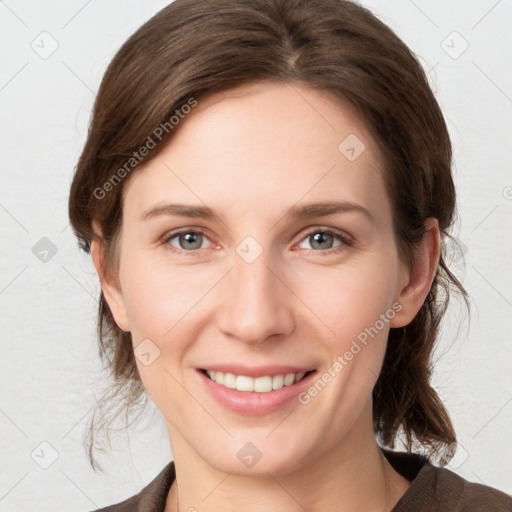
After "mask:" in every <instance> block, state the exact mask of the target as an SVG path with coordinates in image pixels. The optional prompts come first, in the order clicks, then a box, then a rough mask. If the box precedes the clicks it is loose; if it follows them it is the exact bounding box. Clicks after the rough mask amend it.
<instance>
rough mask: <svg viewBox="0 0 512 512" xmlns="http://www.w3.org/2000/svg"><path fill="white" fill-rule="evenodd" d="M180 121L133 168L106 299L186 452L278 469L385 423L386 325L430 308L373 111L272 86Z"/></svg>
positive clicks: (233, 466)
mask: <svg viewBox="0 0 512 512" xmlns="http://www.w3.org/2000/svg"><path fill="white" fill-rule="evenodd" d="M174 130H175V134H174V136H173V138H172V140H171V142H170V143H169V144H168V145H167V146H166V147H165V149H163V151H162V152H161V153H160V154H159V155H158V156H157V157H156V158H154V159H153V160H151V161H150V162H148V163H147V165H145V166H144V167H142V168H140V169H139V170H138V171H137V173H135V174H134V175H133V176H131V178H130V180H129V181H128V183H127V184H126V188H125V190H124V208H123V225H122V231H121V240H120V251H121V252H120V254H121V256H120V267H119V279H120V289H119V290H116V289H109V290H107V293H106V297H107V300H108V301H109V304H110V306H111V309H112V310H113V312H114V316H115V318H116V321H117V323H118V325H119V326H120V327H121V328H122V329H124V330H126V331H131V334H132V338H133V344H134V347H135V353H136V356H137V365H138V369H139V372H140V375H141V378H142V380H143V383H144V385H145V387H146V389H147V391H148V393H149V396H150V397H151V399H152V400H153V402H154V403H155V404H156V406H157V407H158V408H159V409H160V411H161V412H162V414H163V415H164V417H165V419H166V421H167V424H168V428H169V433H170V437H171V448H172V450H173V453H174V455H175V457H177V456H178V454H179V453H187V454H188V455H189V456H190V454H194V455H195V456H197V457H199V458H200V459H201V460H202V461H205V462H206V463H208V464H210V465H211V466H214V467H216V468H219V469H221V470H222V471H226V472H233V473H237V474H255V473H261V474H264V472H266V471H269V472H271V473H272V474H280V473H281V474H282V473H286V472H287V471H290V468H291V467H292V464H291V463H293V467H295V468H297V467H301V466H303V465H306V464H308V463H311V462H312V461H313V460H315V459H316V458H318V457H321V456H329V454H333V455H335V454H336V455H339V454H340V453H344V450H348V449H349V448H348V447H349V446H358V445H359V446H360V443H361V442H365V440H366V441H367V440H368V439H369V438H370V437H372V438H373V425H372V421H371V393H372V388H373V386H374V384H375V382H376V380H377V377H378V374H379V372H380V367H381V364H382V361H383V357H384V352H385V347H386V340H387V336H388V331H389V328H390V327H397V326H401V325H404V324H406V323H408V321H410V319H411V318H412V317H413V316H414V314H415V313H416V311H413V312H411V311H410V308H409V309H408V308H407V307H404V306H403V302H402V301H401V299H402V297H401V295H400V294H401V292H402V290H403V289H404V287H406V285H407V284H408V279H409V274H408V272H407V271H406V270H405V268H404V266H403V265H402V264H401V263H400V261H399V257H398V253H397V248H396V244H395V240H394V236H393V230H392V211H391V205H390V201H389V199H388V197H387V194H386V191H385V186H384V181H383V170H382V168H381V162H382V157H381V156H380V154H379V152H378V149H377V146H376V144H375V142H374V140H373V139H372V138H371V137H370V135H369V133H368V131H367V130H366V129H365V126H364V125H363V124H362V123H361V122H360V121H359V120H358V118H357V117H355V116H354V115H353V113H352V112H351V111H350V110H349V109H348V108H347V107H344V106H343V105H342V104H341V103H340V102H338V101H335V100H334V99H332V98H330V97H327V96H325V95H322V94H321V93H319V92H318V91H314V90H311V89H307V88H304V87H300V86H298V85H293V86H291V85H269V84H260V85H253V86H251V87H247V86H246V87H243V88H238V89H236V90H231V91H229V92H228V93H223V94H218V95H214V96H211V97H209V98H208V99H206V100H202V101H201V100H200V101H198V104H197V106H196V107H195V108H194V109H192V112H191V113H190V114H188V116H186V117H185V119H184V120H182V121H181V124H180V125H179V126H178V127H175V128H174ZM172 205H174V206H172ZM176 205H180V206H179V208H178V207H177V206H176ZM313 205H324V206H322V207H320V206H313ZM326 205H327V206H326ZM156 208H158V210H155V209H156ZM151 212H152V213H151ZM180 212H181V213H180ZM178 231H179V232H181V235H180V234H179V233H178ZM203 370H214V371H217V372H221V373H217V374H215V375H216V378H218V380H219V381H220V382H221V383H217V382H214V381H213V380H211V379H210V378H209V377H208V376H207V375H206V374H205V372H204V371H203ZM312 370H314V373H307V372H310V371H312ZM304 373H306V375H305V378H303V380H301V381H298V382H297V383H294V384H290V383H291V381H292V380H298V379H299V378H300V377H301V376H302V374H304ZM227 374H232V375H233V376H229V375H227ZM289 374H296V375H295V376H291V377H290V376H289V377H288V378H286V377H285V378H284V379H283V377H282V376H286V375H289ZM297 374H298V375H297ZM237 376H241V378H238V377H237ZM243 376H245V377H259V378H256V379H253V378H244V377H243ZM222 382H224V383H223V384H222ZM286 383H288V384H290V385H288V386H287V385H284V384H286ZM233 386H235V387H238V388H240V390H238V389H232V387H233ZM246 386H247V387H246ZM251 386H256V387H257V391H252V392H251V391H243V389H251ZM270 386H273V387H275V388H279V387H280V386H281V387H280V389H275V390H273V391H270V392H266V391H268V389H270ZM345 453H346V452H345ZM338 463H339V459H338Z"/></svg>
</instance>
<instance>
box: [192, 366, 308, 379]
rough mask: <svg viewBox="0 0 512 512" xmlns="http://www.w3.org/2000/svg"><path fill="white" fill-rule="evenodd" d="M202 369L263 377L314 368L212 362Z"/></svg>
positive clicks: (306, 370) (305, 371)
mask: <svg viewBox="0 0 512 512" xmlns="http://www.w3.org/2000/svg"><path fill="white" fill-rule="evenodd" d="M200 369H201V370H208V371H214V372H223V373H233V374H234V375H246V376H247V377H263V376H264V375H270V376H272V377H273V376H274V375H286V374H288V373H301V372H304V373H307V372H309V371H312V370H314V369H315V368H313V367H311V366H289V365H265V366H246V365H242V364H210V365H208V366H203V367H202V368H200Z"/></svg>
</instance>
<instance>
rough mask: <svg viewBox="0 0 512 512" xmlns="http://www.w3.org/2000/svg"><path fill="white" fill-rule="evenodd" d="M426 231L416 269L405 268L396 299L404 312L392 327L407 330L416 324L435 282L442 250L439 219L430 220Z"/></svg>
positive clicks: (395, 319) (417, 256) (426, 225)
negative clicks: (405, 327)
mask: <svg viewBox="0 0 512 512" xmlns="http://www.w3.org/2000/svg"><path fill="white" fill-rule="evenodd" d="M425 229H426V233H425V234H424V235H423V239H422V241H421V242H420V244H419V246H418V248H417V251H416V253H415V257H414V268H413V269H412V270H408V269H407V268H406V267H405V265H404V271H403V273H402V276H403V277H402V279H401V283H400V286H399V294H398V296H397V297H396V301H397V302H398V303H400V305H401V306H402V309H401V310H400V311H399V312H397V314H396V315H395V317H394V318H393V320H391V322H390V326H391V327H404V326H405V325H408V324H409V323H411V322H412V320H413V319H414V317H415V316H416V314H417V313H418V311H419V310H420V309H421V306H422V305H423V303H424V302H425V299H426V297H427V295H428V292H429V291H430V287H431V286H432V282H433V281H434V277H435V275H436V271H437V267H438V264H439V257H440V251H441V249H440V233H439V223H438V221H437V219H434V218H429V219H427V220H426V221H425Z"/></svg>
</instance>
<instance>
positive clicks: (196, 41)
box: [69, 0, 467, 467]
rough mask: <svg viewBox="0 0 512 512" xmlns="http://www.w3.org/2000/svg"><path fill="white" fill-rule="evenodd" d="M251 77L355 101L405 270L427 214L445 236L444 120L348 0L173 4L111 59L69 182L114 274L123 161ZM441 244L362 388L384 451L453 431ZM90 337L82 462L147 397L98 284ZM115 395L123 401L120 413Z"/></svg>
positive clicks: (85, 226) (451, 205)
mask: <svg viewBox="0 0 512 512" xmlns="http://www.w3.org/2000/svg"><path fill="white" fill-rule="evenodd" d="M261 81H271V82H278V83H296V84H301V85H304V86H307V87H310V88H313V89H315V90H319V91H323V92H327V93H330V94H332V95H334V97H335V98H338V99H339V100H340V101H342V102H345V103H349V104H350V105H351V106H352V107H354V108H355V109H356V111H357V113H358V114H359V115H360V116H361V119H362V120H363V121H364V122H365V123H366V125H367V127H368V128H369V130H370V131H371V133H372V135H373V136H374V138H375V140H376V141H377V143H378V145H379V147H380V149H381V151H382V153H383V155H384V157H385V163H386V166H385V167H386V176H385V179H386V186H387V189H388V193H389V196H390V198H391V201H392V205H393V214H394V227H395V234H396V239H397V244H398V248H399V251H400V255H401V257H402V258H403V259H404V261H406V262H407V263H408V264H409V266H410V267H412V265H413V262H414V253H415V251H414V249H415V247H416V246H417V243H418V242H419V241H420V240H421V239H422V236H423V234H424V232H425V227H424V222H425V219H427V218H428V217H435V218H436V219H438V221H439V226H440V230H441V233H442V234H443V236H444V237H446V236H449V235H448V233H447V232H448V229H449V228H450V227H451V225H452V222H453V217H454V213H455V189H454V184H453V180H452V175H451V159H452V154H451V144H450V139H449V135H448V132H447V128H446V125H445V122H444V119H443V115H442V113H441V111H440V108H439V105H438V103H437V101H436V99H435V97H434V95H433V93H432V91H431V89H430V87H429V85H428V81H427V78H426V76H425V73H424V71H423V69H422V67H421V65H420V64H419V62H418V60H417V59H416V57H415V56H414V54H413V53H412V52H411V51H410V50H409V49H408V47H407V46H406V45H405V44H404V43H403V42H402V41H401V40H400V39H399V38H398V37H397V36H396V35H395V33H394V32H393V31H392V30H391V29H390V28H389V27H387V26H386V25H385V24H383V23H382V22H381V21H380V20H378V19H377V18H376V17H375V16H374V15H373V14H372V13H371V12H370V11H369V10H367V9H365V8H363V7H361V6H359V5H357V4H355V3H352V2H350V1H346V0H207V1H205V0H176V1H174V2H173V3H171V4H170V5H169V6H167V7H166V8H164V9H163V10H161V11H160V12H158V13H157V14H156V15H155V16H153V17H152V18H151V19H150V20H149V21H148V22H146V23H145V24H144V25H143V26H142V27H141V28H139V29H138V30H137V31H136V32H135V33H134V34H133V35H132V36H131V37H130V38H129V39H128V40H127V41H126V42H125V44H124V45H123V46H122V47H121V49H120V50H119V51H118V52H117V54H116V55H115V57H114V59H113V60H112V62H111V64H110V65H109V67H108V69H107V71H106V73H105V76H104V77H103V81H102V83H101V86H100V88H99V91H98V94H97V97H96V101H95V104H94V109H93V113H92V119H91V123H90V127H89V132H88V136H87V141H86V143H85V147H84V149H83V151H82V154H81V156H80V159H79V162H78V165H77V168H76V173H75V175H74V179H73V182H72V185H71V192H70V197H69V217H70V220H71V225H72V227H73V230H74V232H75V234H76V236H77V237H78V239H79V241H80V246H81V247H82V248H83V249H84V250H85V251H87V252H88V251H89V250H90V242H91V241H92V240H93V239H98V238H97V237H96V235H95V233H94V231H93V227H92V222H93V221H96V222H97V223H98V226H99V227H100V229H101V236H102V240H101V239H99V240H100V241H101V242H102V244H103V250H104V258H105V259H104V262H105V268H104V270H105V273H106V275H107V276H110V277H112V278H113V279H114V280H115V281H116V282H118V275H117V270H118V256H119V255H118V253H117V250H118V236H119V232H120V226H121V220H122V190H123V187H124V186H125V185H126V183H127V181H128V180H129V179H130V176H131V175H133V173H134V172H136V169H135V167H136V164H137V162H135V161H132V160H130V159H131V158H134V155H135V154H136V153H137V152H140V148H141V147H142V146H143V145H145V144H147V141H148V140H149V139H148V137H153V138H154V134H155V129H156V128H157V127H159V126H166V127H167V129H166V130H163V131H162V130H160V132H162V134H161V140H159V141H158V143H157V144H156V147H154V148H153V149H151V150H150V151H149V153H148V154H147V156H146V157H145V158H144V164H145V163H147V162H148V161H150V160H151V159H152V158H153V157H155V156H156V155H157V154H158V153H159V151H160V150H162V149H163V147H164V146H165V143H166V142H167V141H168V140H169V139H170V137H172V133H173V131H172V126H170V124H169V119H170V118H171V117H172V116H173V115H174V116H175V115H177V114H178V113H179V112H181V110H180V109H184V105H186V104H187V103H188V104H190V99H191V98H193V99H194V101H201V99H202V98H205V97H206V95H209V94H212V93H218V92H221V91H225V90H228V89H230V88H233V87H236V86H240V85H244V84H249V83H253V82H261ZM183 111H184V110H183ZM180 117H181V116H180ZM165 123H167V125H166V124H165ZM137 154H138V153H137ZM127 161H130V162H131V163H130V166H131V167H130V168H127V166H126V163H127ZM132 164H133V165H132ZM123 166H124V167H123ZM122 168H124V169H125V172H120V170H121V169H122ZM132 168H133V169H135V170H132ZM116 173H117V181H116V182H115V183H114V181H113V179H114V178H115V177H116V176H115V175H116ZM128 173H130V175H127V174H128ZM121 178H122V179H121ZM107 182H110V183H111V185H110V186H108V187H107V186H105V184H106V183H107ZM444 251H445V249H444V248H443V250H442V255H441V258H440V261H439V265H438V269H437V273H436V276H435V279H434V282H433V284H432V287H431V289H430V292H429V294H428V296H427V298H426V300H425V303H424V304H423V306H422V308H421V309H420V311H419V312H418V314H417V315H416V317H415V318H414V320H413V321H412V322H411V323H410V324H409V325H407V326H406V327H403V328H396V329H391V331H390V334H389V340H388V346H387V351H386V354H385V359H384V364H383V367H382V371H381V374H380V376H379V378H378V381H377V383H376V385H375V388H374V390H373V399H374V406H373V407H374V409H373V410H374V427H375V433H376V434H377V435H378V436H379V437H380V442H381V444H383V445H385V446H389V447H391V448H393V447H394V446H395V441H396V440H397V439H398V438H399V437H400V434H401V433H402V434H403V435H404V436H405V440H404V442H405V445H406V447H407V449H408V450H412V447H413V446H417V445H419V447H420V448H421V447H423V448H427V452H425V453H424V454H425V455H427V456H428V457H435V456H439V455H440V454H441V453H444V455H443V459H442V463H444V462H447V461H448V460H450V458H451V457H452V453H445V452H449V450H447V448H451V447H452V446H453V444H454V443H455V439H456V438H455V432H454V429H453V426H452V424H451V421H450V418H449V415H448V413H447V411H446V409H445V407H444V406H443V404H442V402H441V400H440V398H439V397H438V395H437V393H436V392H435V391H434V389H433V388H432V387H431V385H430V382H429V381H430V376H431V367H432V362H431V358H432V351H433V348H434V344H435V342H436V340H437V337H438V329H439V326H440V321H441V319H442V317H443V315H444V313H445V311H446V308H447V305H448V299H449V289H450V287H452V288H453V287H454V289H458V290H459V291H460V292H461V293H462V295H463V297H464V299H465V301H466V304H467V296H466V292H465V290H464V288H463V287H462V285H461V284H460V283H459V281H458V280H457V279H456V278H455V277H454V276H453V275H452V273H451V272H450V271H449V269H448V267H447V265H446V263H445V256H446V255H445V252H444ZM98 336H99V346H100V355H101V357H102V358H103V360H104V361H106V363H107V365H108V367H109V369H110V371H111V373H112V376H113V380H114V386H113V387H112V388H111V392H110V393H108V395H107V396H104V397H103V399H102V400H100V402H99V404H98V407H97V410H96V414H95V415H94V416H93V418H92V421H91V425H90V428H89V431H88V433H89V456H90V460H91V463H92V465H93V467H95V462H94V457H93V448H94V442H95V440H94V434H98V433H99V431H100V430H103V427H108V426H109V424H110V423H111V422H112V420H113V419H114V418H115V417H117V416H118V415H119V414H120V413H121V412H123V411H124V412H125V413H126V415H127V416H126V418H127V417H128V410H130V408H131V407H133V406H135V405H137V404H138V403H139V401H140V400H141V399H142V398H143V397H144V396H145V393H144V387H143V385H142V382H141V380H140V376H139V374H138V370H137V366H136V363H135V358H134V353H133V347H132V341H131V335H130V333H129V332H124V331H122V330H121V329H119V327H118V326H117V325H116V323H115V321H114V319H113V316H112V313H111V311H110V309H109V307H108V305H107V303H106V301H105V298H104V295H103V293H101V297H100V301H99V317H98ZM113 398H118V399H120V403H119V404H118V405H120V407H118V408H117V409H116V408H115V407H113V405H112V403H111V399H113ZM144 399H145V398H144ZM96 416H98V419H97V420H96V419H95V418H96ZM106 431H107V433H108V429H106ZM107 438H108V435H107ZM96 441H97V438H96Z"/></svg>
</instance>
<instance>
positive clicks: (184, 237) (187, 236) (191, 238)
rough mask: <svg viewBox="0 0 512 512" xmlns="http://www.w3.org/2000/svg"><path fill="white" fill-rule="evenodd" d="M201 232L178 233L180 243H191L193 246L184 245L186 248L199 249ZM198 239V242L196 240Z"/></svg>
mask: <svg viewBox="0 0 512 512" xmlns="http://www.w3.org/2000/svg"><path fill="white" fill-rule="evenodd" d="M202 236H203V235H202V234H201V233H184V234H181V235H180V238H179V240H180V245H182V241H185V242H187V243H192V245H193V247H191V246H188V247H187V246H185V247H184V248H186V249H200V248H201V242H202ZM198 241H199V242H198Z"/></svg>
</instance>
